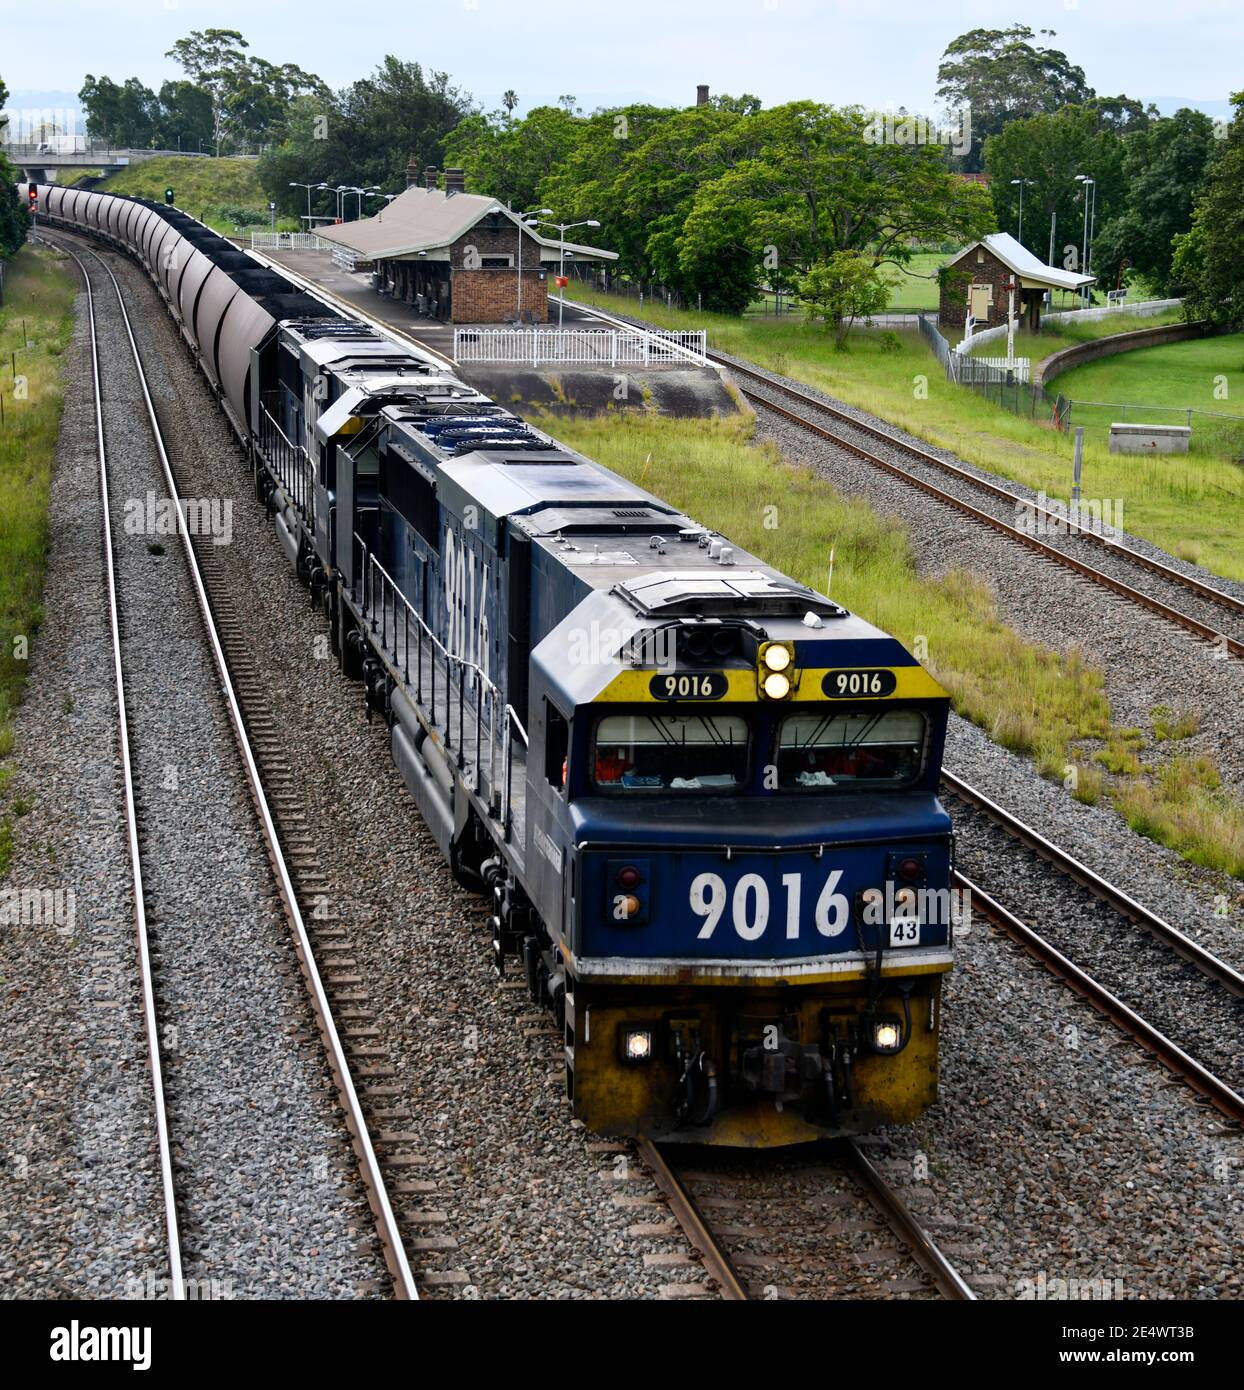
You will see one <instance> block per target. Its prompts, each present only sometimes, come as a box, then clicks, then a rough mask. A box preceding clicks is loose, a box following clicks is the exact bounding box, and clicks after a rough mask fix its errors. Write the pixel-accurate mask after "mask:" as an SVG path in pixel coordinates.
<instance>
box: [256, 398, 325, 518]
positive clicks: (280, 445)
mask: <svg viewBox="0 0 1244 1390" xmlns="http://www.w3.org/2000/svg"><path fill="white" fill-rule="evenodd" d="M259 414H260V422H259V423H260V430H259V442H260V446H261V447H262V449H263V451H264V458H265V459H266V460H267V462H268V465H269V466H270V467H271V468H272V469H273V471H274V472H275V473H276V475H277V480H278V482H280V484H281V486H282V488H284V490H285V495H286V496H287V497H288V498H289V500H290V501H291V502H292V503H293V504H294V506H295V507H296V508H297V510H298V511H299V512H301V513H302V515H303V517H304V518H306V519H307V520H309V521H311V522H312V523H314V516H313V510H314V507H313V503H314V489H313V488H312V487H311V472H312V469H311V460H310V459H309V458H308V457H307V451H306V450H305V449H304V448H303V447H302V445H301V444H295V443H294V442H293V440H291V439H290V437H289V436H288V435H287V434H286V433H285V431H284V430H283V429H282V428H281V427H280V425H278V424H277V422H276V419H275V417H274V416H273V415H272V412H271V411H270V410H269V409H268V407H267V406H265V405H261V406H260V407H259Z"/></svg>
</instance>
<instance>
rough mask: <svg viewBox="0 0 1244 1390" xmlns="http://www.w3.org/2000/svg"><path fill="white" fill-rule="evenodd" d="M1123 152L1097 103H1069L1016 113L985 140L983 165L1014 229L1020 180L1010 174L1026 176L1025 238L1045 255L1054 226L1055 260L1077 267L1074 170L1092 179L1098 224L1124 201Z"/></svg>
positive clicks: (1080, 190) (1078, 209)
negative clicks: (1054, 108) (1052, 108)
mask: <svg viewBox="0 0 1244 1390" xmlns="http://www.w3.org/2000/svg"><path fill="white" fill-rule="evenodd" d="M1124 152H1125V150H1124V141H1123V139H1122V138H1121V137H1120V136H1119V135H1118V134H1117V133H1116V132H1115V131H1114V130H1113V129H1112V128H1110V127H1109V126H1107V125H1105V124H1103V122H1102V120H1101V117H1100V114H1099V113H1098V112H1097V111H1096V110H1095V109H1094V108H1093V107H1092V106H1069V107H1066V108H1065V109H1064V110H1062V111H1056V112H1053V113H1051V114H1043V115H1040V116H1031V117H1029V118H1027V119H1026V120H1021V121H1011V122H1010V123H1009V124H1008V125H1006V126H1005V127H1004V128H1003V129H1002V131H1001V132H1000V133H999V134H997V135H991V136H990V137H989V139H988V140H987V141H986V142H985V167H986V169H987V170H988V172H989V177H990V185H989V191H990V196H991V197H992V199H993V205H994V212H995V214H996V216H997V222H998V226H999V227H1001V228H1002V230H1003V231H1006V232H1009V233H1010V234H1011V235H1012V236H1014V235H1015V234H1016V229H1017V226H1018V217H1019V188H1018V186H1016V185H1014V184H1013V183H1012V180H1013V179H1021V178H1022V179H1024V180H1025V181H1026V182H1025V184H1024V236H1023V240H1024V243H1025V245H1027V246H1028V247H1030V248H1031V249H1032V250H1033V251H1034V252H1035V253H1036V254H1037V255H1038V256H1040V257H1041V258H1042V259H1043V260H1044V259H1047V258H1048V257H1049V256H1050V254H1051V251H1050V244H1051V232H1053V234H1054V235H1053V261H1052V263H1053V264H1054V265H1057V266H1064V267H1065V268H1067V269H1069V270H1074V269H1078V268H1079V266H1080V262H1081V259H1082V252H1083V245H1084V229H1085V216H1084V213H1085V193H1084V185H1083V184H1082V183H1081V182H1079V181H1077V178H1076V175H1077V174H1084V175H1086V176H1087V177H1089V178H1091V179H1094V180H1095V185H1094V186H1095V189H1096V195H1095V196H1096V208H1095V211H1096V224H1097V227H1099V228H1100V227H1102V226H1104V225H1105V223H1107V222H1108V221H1109V220H1110V218H1111V217H1113V216H1115V215H1116V214H1117V213H1118V212H1119V211H1120V210H1121V208H1122V207H1123V205H1124V202H1125V196H1124V186H1125V178H1124V174H1123V161H1124ZM1091 210H1092V203H1091V200H1090V211H1091ZM1091 230H1092V227H1091V223H1090V231H1091Z"/></svg>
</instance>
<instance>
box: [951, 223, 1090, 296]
mask: <svg viewBox="0 0 1244 1390" xmlns="http://www.w3.org/2000/svg"><path fill="white" fill-rule="evenodd" d="M978 246H983V247H984V248H985V250H986V251H992V252H993V254H994V255H995V256H997V258H998V259H999V260H1000V261H1001V262H1002V264H1003V265H1004V266H1006V268H1007V269H1008V270H1009V271H1011V272H1012V273H1013V274H1015V275H1018V276H1019V278H1020V279H1021V280H1023V281H1025V282H1027V283H1028V284H1029V286H1033V285H1046V286H1048V287H1049V288H1051V289H1056V290H1079V289H1083V288H1084V286H1085V285H1091V284H1092V283H1093V282H1094V281H1095V280H1096V279H1097V276H1096V275H1080V274H1079V273H1077V272H1076V271H1074V270H1059V269H1058V268H1057V267H1056V266H1052V265H1046V264H1045V262H1044V261H1039V260H1038V259H1037V258H1036V256H1034V255H1033V254H1032V252H1031V251H1029V249H1028V248H1027V247H1026V246H1024V245H1023V244H1022V243H1020V242H1018V241H1016V240H1015V238H1014V237H1013V236H1011V234H1010V233H1009V232H993V233H992V234H991V235H989V236H987V237H982V238H981V240H980V241H974V242H973V243H972V244H971V246H965V247H964V248H963V250H962V251H960V252H959V254H958V255H957V256H955V257H954V259H953V260H951V261H949V262H948V265H958V264H959V262H960V261H961V260H962V259H963V258H964V256H966V255H967V254H968V253H969V252H971V251H975V250H976V248H977V247H978Z"/></svg>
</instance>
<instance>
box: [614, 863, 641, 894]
mask: <svg viewBox="0 0 1244 1390" xmlns="http://www.w3.org/2000/svg"><path fill="white" fill-rule="evenodd" d="M641 878H642V875H641V874H640V872H639V870H638V869H637V868H636V867H635V866H634V864H627V865H624V866H623V867H622V868H621V869H619V870H618V875H617V884H618V887H619V888H638V887H639V884H640V880H641Z"/></svg>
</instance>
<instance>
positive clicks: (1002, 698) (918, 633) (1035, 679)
mask: <svg viewBox="0 0 1244 1390" xmlns="http://www.w3.org/2000/svg"><path fill="white" fill-rule="evenodd" d="M535 423H537V424H538V425H539V426H540V427H541V428H543V429H546V430H548V431H549V433H550V434H553V435H555V436H556V437H557V438H559V439H561V440H562V441H563V442H564V443H566V444H568V445H570V446H571V447H573V448H575V449H579V450H580V451H582V452H583V453H584V454H586V455H587V456H588V457H590V458H594V459H596V460H598V461H599V462H600V463H603V464H605V465H606V466H607V467H610V468H613V469H615V470H616V471H617V472H619V473H621V474H623V475H624V476H625V477H628V478H631V479H632V480H634V481H635V482H637V483H639V484H641V485H642V486H644V487H646V488H648V489H650V490H651V491H652V492H654V493H656V494H657V495H658V496H661V497H663V498H665V499H666V500H667V501H669V502H672V503H673V504H674V505H676V506H678V507H680V508H682V509H683V510H684V511H686V512H687V513H688V514H689V515H691V516H693V517H695V518H696V519H697V520H699V521H701V522H703V523H705V524H707V525H709V526H711V527H713V528H714V529H715V530H718V531H720V532H721V533H722V534H723V535H726V536H728V537H729V538H730V539H731V540H733V541H735V542H736V543H737V544H739V545H741V546H744V547H746V548H747V549H748V550H750V551H752V552H753V553H754V554H756V555H758V556H760V557H761V558H762V559H764V560H766V561H768V562H769V563H770V564H773V565H775V566H777V567H778V568H779V569H781V570H783V571H784V572H785V573H787V574H790V575H793V576H794V577H795V578H797V579H800V580H802V581H803V582H804V583H806V584H809V585H811V586H813V587H814V588H816V589H819V590H821V591H822V592H824V591H825V588H826V585H827V583H828V575H827V569H828V560H829V552H830V547H831V546H832V547H833V548H834V571H833V580H832V586H831V592H832V596H833V597H834V598H836V599H838V600H839V601H840V602H842V603H843V604H845V605H846V606H847V607H848V608H850V609H851V610H852V611H854V612H856V613H858V614H860V615H861V616H862V617H864V618H867V619H868V620H869V621H870V622H873V623H876V624H877V626H878V627H881V628H883V629H885V630H886V631H887V632H891V633H893V634H894V635H895V636H896V637H898V638H899V639H900V640H901V641H902V642H903V643H904V644H905V645H906V646H907V647H908V648H909V649H910V650H912V651H913V652H914V653H915V654H916V655H917V656H918V657H919V658H920V659H921V660H922V661H923V663H924V664H925V665H926V666H927V667H928V668H929V670H931V671H932V672H933V674H934V675H935V676H936V677H937V678H938V680H940V681H941V682H942V684H943V685H944V686H945V687H946V688H947V689H948V690H949V691H950V693H951V695H952V697H953V700H954V705H955V708H956V709H957V710H958V712H959V713H960V714H962V715H963V716H964V717H966V718H968V719H970V720H972V721H973V722H974V723H976V724H978V725H980V726H981V727H982V728H983V729H984V730H985V731H986V732H987V733H988V734H989V735H990V737H991V738H992V739H993V740H994V741H995V742H997V743H1000V744H1002V745H1003V746H1004V747H1006V748H1009V749H1011V750H1012V751H1014V752H1016V753H1020V754H1023V755H1026V756H1028V757H1030V758H1032V759H1033V761H1034V762H1035V764H1036V766H1037V768H1038V770H1039V771H1040V772H1041V773H1042V774H1043V775H1045V776H1047V777H1050V778H1052V779H1054V780H1056V781H1059V782H1062V783H1063V784H1064V786H1066V787H1067V789H1068V791H1069V793H1070V794H1071V795H1073V796H1075V797H1077V799H1079V800H1082V801H1085V802H1090V803H1091V802H1096V801H1098V800H1099V799H1100V798H1101V797H1102V796H1103V795H1108V796H1109V797H1110V798H1111V800H1112V801H1114V802H1115V804H1116V805H1117V806H1118V808H1119V809H1120V811H1121V812H1122V813H1123V814H1124V815H1126V816H1127V818H1128V820H1129V822H1130V823H1131V824H1132V825H1133V827H1134V828H1135V829H1137V830H1138V831H1140V832H1141V833H1143V834H1145V835H1148V836H1150V837H1152V838H1154V839H1157V840H1159V841H1161V842H1162V843H1164V844H1168V845H1170V846H1171V847H1172V848H1174V849H1176V850H1177V851H1178V852H1179V853H1181V854H1183V855H1184V856H1185V857H1186V858H1188V859H1190V860H1192V861H1194V862H1196V863H1200V864H1206V865H1209V866H1210V867H1214V868H1219V869H1223V870H1225V871H1226V872H1228V873H1232V874H1234V875H1236V876H1237V877H1241V878H1244V803H1241V802H1240V801H1239V800H1238V799H1236V798H1235V797H1233V796H1231V795H1229V794H1227V793H1226V792H1224V791H1223V789H1222V788H1221V786H1220V785H1219V783H1218V776H1217V772H1216V770H1215V769H1214V766H1213V764H1212V762H1211V761H1210V760H1208V759H1206V758H1197V759H1189V758H1181V757H1179V756H1175V757H1173V758H1170V759H1168V761H1167V762H1166V764H1165V765H1164V766H1163V767H1161V768H1160V769H1159V770H1157V771H1156V772H1155V771H1152V770H1151V769H1149V768H1148V767H1146V766H1145V765H1143V764H1142V762H1141V758H1140V756H1138V755H1140V754H1143V752H1144V750H1145V748H1146V747H1147V746H1151V747H1156V746H1157V745H1159V744H1162V745H1165V746H1167V747H1175V746H1177V744H1178V742H1179V741H1180V740H1182V739H1184V738H1187V737H1189V736H1191V734H1192V733H1194V732H1195V731H1196V727H1197V721H1196V720H1195V719H1193V718H1187V717H1185V716H1184V715H1183V714H1182V713H1181V712H1179V711H1158V710H1155V711H1154V720H1153V730H1152V731H1151V732H1152V740H1153V741H1152V744H1150V733H1149V732H1141V731H1138V730H1134V729H1122V730H1121V729H1115V728H1113V727H1112V726H1111V722H1110V708H1109V703H1108V701H1107V698H1106V694H1105V688H1104V682H1103V679H1102V675H1101V673H1100V671H1098V670H1096V669H1094V668H1093V667H1091V666H1090V665H1088V664H1087V663H1086V661H1085V660H1084V659H1083V657H1082V656H1081V654H1080V652H1079V651H1078V650H1076V649H1074V648H1073V649H1071V650H1069V651H1065V652H1056V651H1052V650H1049V649H1048V648H1044V647H1041V646H1038V645H1036V644H1034V643H1031V642H1027V641H1025V640H1024V639H1022V638H1021V637H1020V636H1019V635H1018V634H1017V633H1016V632H1015V631H1014V630H1013V629H1011V628H1010V627H1008V626H1007V625H1006V624H1005V623H1003V622H1002V621H1001V619H1000V618H999V616H998V613H997V609H996V605H995V603H994V600H993V597H992V595H991V593H990V592H989V590H988V588H987V587H986V586H985V585H984V584H983V583H982V582H981V581H980V580H978V579H976V578H975V577H974V576H973V575H971V574H968V573H966V572H964V571H959V570H956V571H951V572H950V573H948V574H947V575H946V576H945V577H943V578H941V579H937V580H932V579H925V578H921V577H920V576H919V575H918V574H917V572H916V567H915V563H914V556H913V546H912V541H911V537H910V536H909V534H908V533H907V531H906V529H905V528H904V527H902V526H901V525H898V524H896V522H895V520H894V518H893V517H881V516H878V515H877V514H876V513H875V512H874V511H872V509H871V508H870V507H869V506H868V505H867V504H865V503H864V502H861V501H859V500H848V499H846V498H843V497H841V496H840V495H839V494H838V493H837V492H836V491H835V490H834V489H833V488H832V487H831V486H830V485H829V484H828V483H826V482H824V481H823V480H821V479H819V478H817V477H815V476H814V475H813V474H812V473H811V471H810V470H807V469H803V468H798V467H794V466H792V465H790V464H787V463H785V462H784V461H783V460H782V458H781V457H780V455H779V454H778V453H777V451H776V450H775V449H774V448H773V447H772V446H770V445H763V446H755V445H753V444H752V443H751V434H752V422H751V421H750V420H749V419H746V418H744V417H737V418H734V419H728V420H675V419H670V418H667V417H662V416H656V415H642V414H630V413H627V414H625V415H614V414H609V415H606V416H604V417H598V418H596V419H590V418H584V417H581V416H575V417H570V418H561V417H558V418H552V417H545V418H543V419H540V418H537V419H536V420H535Z"/></svg>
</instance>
